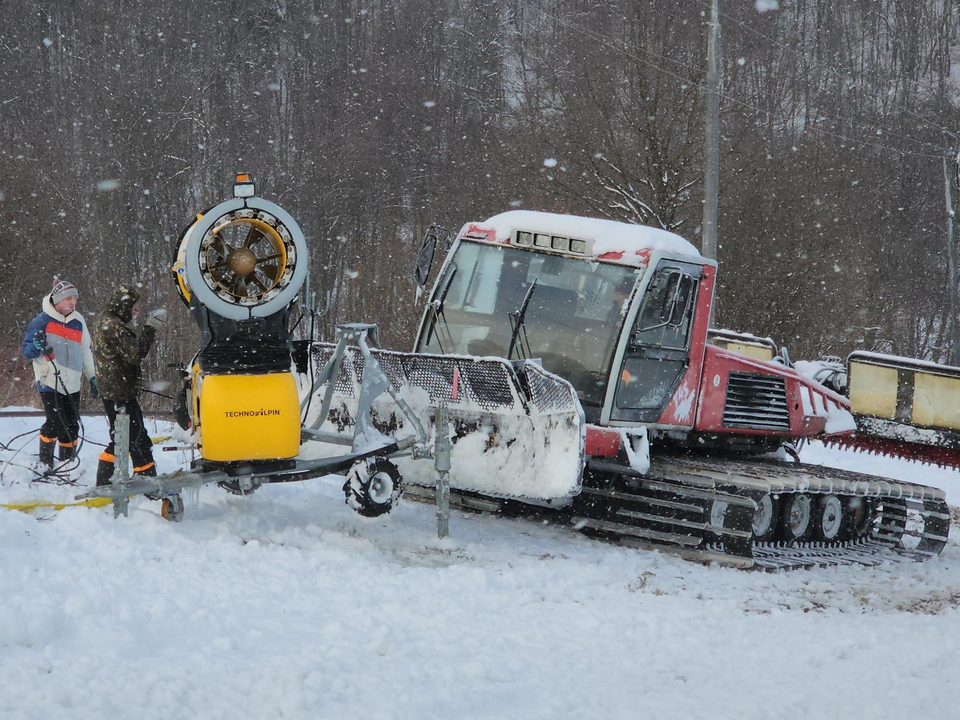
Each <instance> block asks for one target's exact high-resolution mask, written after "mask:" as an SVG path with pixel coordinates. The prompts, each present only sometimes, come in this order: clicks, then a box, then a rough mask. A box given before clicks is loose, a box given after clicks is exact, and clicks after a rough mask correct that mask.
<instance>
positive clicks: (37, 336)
mask: <svg viewBox="0 0 960 720" xmlns="http://www.w3.org/2000/svg"><path fill="white" fill-rule="evenodd" d="M33 346H34V347H35V348H36V349H37V351H38V352H40V353H42V354H44V355H46V356H47V357H53V348H52V347H50V343H49V342H48V341H47V333H46V331H44V330H37V331H36V332H35V333H34V334H33Z"/></svg>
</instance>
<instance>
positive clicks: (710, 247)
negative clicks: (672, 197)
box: [703, 0, 720, 260]
mask: <svg viewBox="0 0 960 720" xmlns="http://www.w3.org/2000/svg"><path fill="white" fill-rule="evenodd" d="M719 43H720V17H719V10H718V9H717V0H712V1H711V7H710V39H709V41H708V44H707V122H706V131H707V132H706V135H707V137H706V140H707V145H706V152H705V153H704V154H705V162H704V169H703V254H704V255H705V256H706V257H708V258H710V259H712V260H716V259H717V206H718V204H719V193H720V74H719V73H718V72H717V46H718V45H719Z"/></svg>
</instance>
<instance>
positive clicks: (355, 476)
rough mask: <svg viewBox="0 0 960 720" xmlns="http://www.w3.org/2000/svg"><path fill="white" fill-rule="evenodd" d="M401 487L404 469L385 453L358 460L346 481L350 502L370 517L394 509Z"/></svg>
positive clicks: (348, 500)
mask: <svg viewBox="0 0 960 720" xmlns="http://www.w3.org/2000/svg"><path fill="white" fill-rule="evenodd" d="M401 491H402V480H401V478H400V471H399V470H398V469H397V466H396V465H394V464H393V463H392V462H390V461H389V460H387V459H386V458H384V457H379V458H368V459H366V460H361V461H359V462H357V463H355V464H354V465H353V467H352V468H350V471H349V472H348V473H347V478H346V480H345V482H344V483H343V492H344V494H345V495H346V502H347V505H349V506H350V507H351V508H353V510H354V511H355V512H356V513H357V514H358V515H363V516H364V517H370V518H374V517H380V516H381V515H385V514H386V513H388V512H390V511H391V510H393V508H394V507H395V506H396V504H397V502H398V501H399V500H400V493H401Z"/></svg>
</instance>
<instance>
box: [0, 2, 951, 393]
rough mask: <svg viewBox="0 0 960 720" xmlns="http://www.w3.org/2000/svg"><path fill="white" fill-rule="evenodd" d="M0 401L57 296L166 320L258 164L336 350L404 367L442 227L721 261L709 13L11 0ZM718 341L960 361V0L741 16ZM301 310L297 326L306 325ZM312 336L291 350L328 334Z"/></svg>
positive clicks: (724, 102) (170, 357)
mask: <svg viewBox="0 0 960 720" xmlns="http://www.w3.org/2000/svg"><path fill="white" fill-rule="evenodd" d="M2 7H3V17H4V27H3V30H2V32H0V292H2V297H3V300H4V302H3V303H2V304H0V407H2V406H5V405H10V404H26V403H31V402H33V401H34V398H35V394H34V393H33V391H32V383H31V382H30V380H31V379H32V374H31V372H30V370H29V367H28V364H27V363H26V362H25V361H24V360H22V358H20V356H19V346H20V341H21V339H22V333H23V331H24V329H25V327H26V325H27V323H28V322H29V321H30V319H31V318H32V317H33V316H34V315H35V314H36V313H37V312H38V311H39V310H40V301H41V298H42V296H43V294H44V293H45V292H48V291H49V288H50V286H51V285H52V282H53V278H54V276H55V275H60V276H62V277H63V278H65V279H68V280H71V281H72V282H74V283H76V284H77V285H78V286H79V288H80V293H81V295H80V309H81V311H83V312H84V313H96V312H98V311H99V310H100V309H102V307H103V304H104V302H105V301H106V299H107V297H108V296H109V294H110V292H111V290H112V288H113V287H114V285H116V284H117V283H118V282H121V281H131V280H134V281H136V282H139V283H141V284H142V285H143V288H144V293H145V299H144V304H145V305H147V306H158V305H165V306H167V307H168V308H170V309H171V310H173V312H172V315H171V322H169V323H168V325H167V327H166V328H165V329H164V331H163V332H162V334H161V336H160V339H159V343H158V345H159V347H158V351H157V352H155V353H154V354H153V355H152V356H151V357H150V359H149V360H148V363H149V364H150V365H149V367H148V368H147V375H148V376H149V377H151V378H153V379H167V380H172V379H173V377H174V371H172V370H171V369H170V368H169V367H168V364H169V363H182V362H185V361H188V360H189V359H190V358H191V357H192V355H193V353H194V352H195V351H196V350H197V346H198V334H197V332H196V330H195V328H194V326H193V323H192V322H191V320H190V319H189V317H188V315H187V312H186V309H185V308H184V307H183V306H182V304H181V303H180V301H179V299H178V298H177V295H176V292H175V290H174V285H173V281H172V276H171V274H170V265H171V262H172V259H173V254H174V247H175V243H176V241H177V239H178V237H179V235H180V233H181V231H182V230H183V228H184V227H185V226H186V225H188V224H189V223H190V222H191V220H192V218H193V217H194V216H195V214H196V213H197V212H200V211H203V210H205V209H207V208H208V207H210V206H211V205H214V204H215V203H217V202H220V201H221V200H223V199H226V198H227V197H229V196H230V192H231V186H232V178H233V175H234V173H236V172H241V171H244V172H250V173H252V174H253V176H254V179H255V180H256V182H257V187H258V194H260V195H262V196H263V197H265V198H267V199H269V200H272V201H274V202H277V203H278V204H280V205H281V206H283V207H284V208H285V209H287V210H288V211H289V212H290V213H291V214H292V215H293V216H294V217H295V218H296V219H297V220H298V222H299V223H300V225H301V226H302V227H303V229H304V231H305V234H306V236H307V241H308V245H309V247H310V251H311V258H310V263H311V283H312V286H313V288H314V289H316V290H317V291H319V292H320V294H321V296H322V295H323V294H324V293H326V292H327V291H329V292H330V294H331V306H330V310H329V312H328V313H327V314H326V315H325V316H324V317H323V318H321V320H320V323H319V327H318V333H319V334H320V335H321V336H322V337H325V338H326V339H330V337H331V335H332V329H333V327H334V325H335V324H336V323H338V322H344V321H371V322H378V323H379V324H380V326H381V334H382V338H383V340H384V345H385V346H387V347H393V348H401V349H409V348H410V346H411V344H412V340H413V333H414V330H415V323H416V319H417V317H418V314H419V312H420V307H419V306H418V305H417V302H416V299H415V286H414V283H413V280H412V269H413V259H414V256H415V254H416V250H417V248H418V245H419V239H420V236H421V235H422V233H423V232H424V230H425V229H426V228H427V226H428V225H429V224H431V223H441V224H443V225H445V226H446V227H449V228H453V229H456V228H459V226H460V225H461V224H462V223H463V222H465V221H467V220H478V219H483V218H486V217H488V216H490V215H493V214H496V213H498V212H502V211H504V210H509V209H514V208H521V209H533V210H546V211H553V212H564V213H576V214H584V215H592V216H598V217H610V218H614V219H618V220H626V221H630V222H639V223H643V224H648V225H654V226H659V227H663V228H666V229H669V230H672V231H674V232H677V233H679V234H681V235H683V236H685V237H687V238H688V239H690V240H691V242H693V243H694V244H695V245H698V246H699V245H700V242H701V238H700V223H701V218H702V177H703V157H704V150H703V147H704V142H703V139H704V111H705V89H704V83H705V75H706V49H707V35H708V28H709V0H604V1H603V2H597V1H596V0H466V1H455V0H379V1H378V0H340V1H335V0H206V1H204V2H196V1H187V0H150V2H146V1H143V2H131V0H97V1H96V2H94V1H92V0H86V1H84V0H57V1H54V0H46V1H45V2H40V1H38V0H3V4H2ZM720 25H721V28H722V31H721V38H722V39H721V56H720V57H721V83H722V88H721V92H722V96H721V102H720V105H721V148H720V158H721V183H720V187H721V192H720V215H719V224H718V225H719V251H718V256H719V261H720V282H719V287H718V296H719V309H718V316H717V317H718V324H719V325H721V326H723V327H727V328H732V329H737V330H741V331H747V332H752V333H755V334H759V335H769V336H771V337H773V338H774V339H775V340H777V341H778V342H780V343H783V344H785V345H787V346H788V347H789V348H790V351H791V354H792V355H793V357H794V358H815V357H818V356H820V355H822V354H825V353H826V354H833V355H840V356H845V355H846V353H848V352H849V351H851V350H853V349H856V348H863V349H868V350H869V349H879V350H882V351H887V352H895V353H898V354H903V355H909V356H916V357H922V358H926V359H930V360H935V361H945V360H947V359H949V358H950V357H951V353H955V352H956V350H957V341H958V337H957V334H958V333H957V324H956V300H957V288H956V287H951V283H950V276H949V273H948V269H949V267H950V264H951V263H952V262H954V261H955V248H954V247H952V246H951V245H950V243H949V242H948V231H947V199H946V193H945V190H946V189H947V187H948V186H950V187H951V194H952V197H951V200H950V202H951V203H956V199H957V195H958V194H960V193H958V191H957V190H958V188H957V186H956V181H957V178H956V177H955V173H956V172H957V160H956V157H957V153H958V151H960V97H958V96H960V0H848V1H847V0H845V1H843V2H841V1H839V0H780V2H779V3H777V2H775V1H774V0H720ZM297 314H298V312H297V311H295V313H294V315H295V316H296V315H297ZM306 327H307V325H306V323H302V324H301V326H300V328H299V329H298V333H299V332H301V331H302V330H303V329H304V328H306Z"/></svg>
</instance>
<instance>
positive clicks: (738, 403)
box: [723, 372, 790, 431]
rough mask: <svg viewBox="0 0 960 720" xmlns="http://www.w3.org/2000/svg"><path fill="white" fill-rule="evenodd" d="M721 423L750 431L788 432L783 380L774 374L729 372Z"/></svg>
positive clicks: (788, 422) (787, 411) (788, 423)
mask: <svg viewBox="0 0 960 720" xmlns="http://www.w3.org/2000/svg"><path fill="white" fill-rule="evenodd" d="M723 424H724V425H725V426H726V427H739V428H750V429H752V430H787V431H789V430H790V409H789V407H788V406H787V384H786V380H785V379H784V378H783V377H780V376H778V375H762V374H759V373H747V372H732V373H730V378H729V380H728V382H727V398H726V403H725V404H724V406H723Z"/></svg>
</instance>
